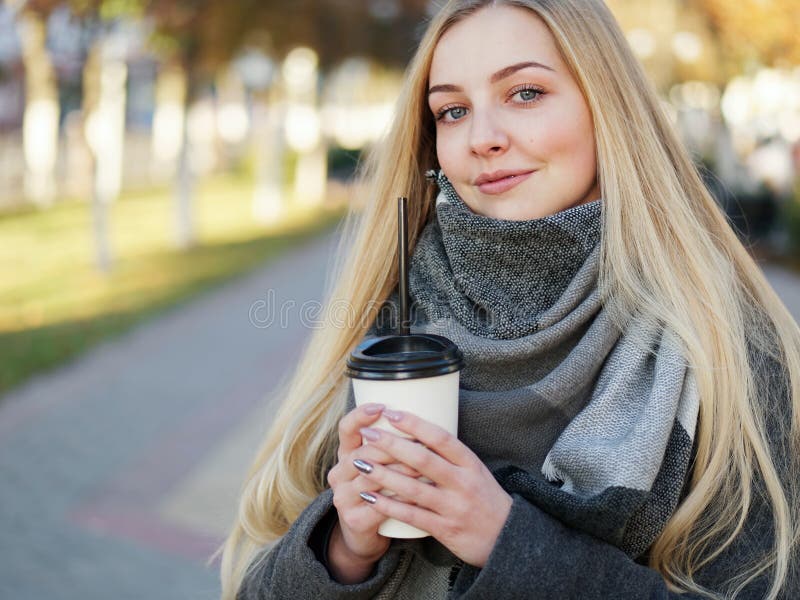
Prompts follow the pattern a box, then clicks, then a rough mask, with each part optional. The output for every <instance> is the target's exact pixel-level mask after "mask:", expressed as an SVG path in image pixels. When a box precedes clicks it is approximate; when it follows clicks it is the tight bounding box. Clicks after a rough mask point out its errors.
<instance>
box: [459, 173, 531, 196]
mask: <svg viewBox="0 0 800 600" xmlns="http://www.w3.org/2000/svg"><path fill="white" fill-rule="evenodd" d="M535 172H536V171H535V170H533V171H495V172H494V173H483V174H481V176H480V177H478V178H477V179H476V180H475V181H474V183H473V185H475V186H476V187H477V188H478V189H479V190H480V191H481V193H483V194H489V195H496V194H502V193H503V192H506V191H508V190H510V189H511V188H513V187H515V186H517V185H519V184H520V183H522V182H523V181H525V180H526V179H527V178H528V177H530V176H531V175H533V174H534V173H535Z"/></svg>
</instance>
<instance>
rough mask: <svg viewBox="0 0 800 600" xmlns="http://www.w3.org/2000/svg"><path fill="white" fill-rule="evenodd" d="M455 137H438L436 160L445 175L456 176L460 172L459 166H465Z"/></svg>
mask: <svg viewBox="0 0 800 600" xmlns="http://www.w3.org/2000/svg"><path fill="white" fill-rule="evenodd" d="M454 137H455V136H453V135H438V136H437V138H436V158H437V159H438V160H439V166H440V167H442V169H444V171H445V173H452V174H455V173H456V172H458V166H459V165H463V164H464V160H463V158H462V157H461V156H460V155H459V146H458V143H457V141H456V140H455V139H454Z"/></svg>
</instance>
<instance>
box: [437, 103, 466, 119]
mask: <svg viewBox="0 0 800 600" xmlns="http://www.w3.org/2000/svg"><path fill="white" fill-rule="evenodd" d="M465 116H467V109H466V108H464V107H463V106H452V107H450V108H443V109H442V110H440V111H439V112H438V113H437V114H436V120H437V121H458V120H459V119H463V118H464V117H465Z"/></svg>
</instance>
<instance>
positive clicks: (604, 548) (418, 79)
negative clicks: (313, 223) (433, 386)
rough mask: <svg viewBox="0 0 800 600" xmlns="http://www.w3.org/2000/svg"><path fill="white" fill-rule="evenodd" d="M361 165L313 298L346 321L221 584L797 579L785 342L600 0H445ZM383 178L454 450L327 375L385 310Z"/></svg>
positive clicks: (548, 591) (671, 584)
mask: <svg viewBox="0 0 800 600" xmlns="http://www.w3.org/2000/svg"><path fill="white" fill-rule="evenodd" d="M426 174H427V176H426ZM367 178H368V181H369V182H370V183H371V189H370V191H369V195H368V198H369V201H368V202H367V205H366V207H365V208H364V210H363V214H362V215H361V216H360V219H361V220H360V224H359V229H358V230H357V236H356V238H355V241H354V243H353V245H352V247H351V248H350V249H349V254H347V257H346V262H345V264H344V268H343V270H342V274H341V276H339V277H338V279H337V285H338V287H337V288H336V289H335V290H334V292H333V294H332V295H331V299H330V301H331V302H336V303H337V304H338V303H341V302H343V301H344V302H346V303H347V304H346V306H349V307H350V308H351V309H352V310H353V311H354V312H355V314H356V315H358V316H359V317H361V318H360V322H359V323H356V324H355V325H354V326H353V327H341V326H337V325H336V324H335V323H330V324H329V325H328V327H327V328H326V329H324V330H322V331H319V332H318V333H317V334H316V335H315V336H314V338H313V339H312V340H311V343H310V345H309V349H308V351H307V353H306V356H305V359H304V360H303V361H302V363H301V364H300V365H299V368H298V370H297V375H296V377H295V379H294V381H293V383H292V385H291V387H290V389H289V390H288V391H287V393H286V398H285V401H284V403H283V406H282V408H281V410H280V413H279V415H278V417H277V419H276V421H275V424H274V425H273V427H272V430H271V432H270V434H269V436H268V437H267V439H266V440H265V442H264V444H263V446H262V448H261V449H260V452H259V454H258V456H257V458H256V460H255V462H254V464H253V467H252V469H251V471H250V474H249V477H248V480H247V482H246V484H245V486H244V489H243V493H242V499H241V503H240V506H239V514H238V520H237V522H236V524H235V526H234V529H233V531H232V533H231V535H230V537H229V539H228V540H227V542H226V544H225V546H224V550H223V552H222V557H223V559H222V581H223V597H224V598H225V599H226V600H233V599H234V598H239V599H247V600H249V599H256V598H261V599H263V598H369V597H376V596H377V597H382V598H395V597H396V598H444V597H462V596H463V597H465V598H581V599H585V598H645V597H647V598H650V597H652V598H667V597H673V596H675V597H677V596H678V595H682V596H681V597H736V598H796V597H800V588H798V587H797V580H796V579H794V578H793V575H794V573H793V570H794V568H795V566H796V562H797V544H796V539H797V530H798V528H797V523H798V521H797V512H798V511H797V509H798V495H797V494H798V492H797V482H798V477H797V470H796V467H797V465H796V462H795V459H796V456H797V450H798V439H799V437H798V434H799V433H800V411H798V402H799V400H798V399H800V389H799V386H800V377H798V376H799V375H800V331H798V327H797V325H796V324H795V322H794V321H793V320H792V318H791V317H790V315H789V314H788V312H787V311H786V309H785V307H784V306H783V305H782V304H781V302H780V301H779V300H778V298H777V297H776V295H775V293H774V292H773V290H772V289H771V288H770V286H769V285H768V283H767V282H766V281H765V279H764V277H763V276H762V274H761V272H760V271H759V269H758V268H757V266H756V265H755V264H754V262H753V261H752V260H751V258H750V257H749V256H748V254H747V252H746V251H745V249H744V248H743V247H742V245H741V244H740V243H739V241H738V240H737V238H736V236H735V235H734V233H733V232H732V231H731V229H730V227H729V226H728V224H727V222H726V220H725V218H724V217H723V215H722V214H721V212H720V210H719V208H718V207H717V205H716V204H715V203H714V201H713V199H712V198H711V197H710V196H709V194H708V192H707V191H706V189H705V188H704V186H703V184H702V183H701V180H700V178H699V177H698V175H697V172H696V171H695V169H694V167H693V166H692V163H691V161H690V160H689V158H688V157H687V154H686V152H685V151H684V150H683V148H682V147H681V145H680V143H679V142H678V140H677V139H676V136H675V134H674V133H673V131H672V129H671V127H670V124H669V122H668V120H667V119H666V117H665V116H664V114H663V113H662V111H661V108H660V105H659V101H658V99H657V97H656V95H655V94H654V92H653V91H652V89H651V87H650V86H649V84H648V83H647V80H646V78H645V76H644V75H643V73H642V70H641V68H640V66H639V65H638V64H637V63H636V61H635V59H634V58H633V56H632V54H631V52H630V49H629V48H628V46H627V44H626V42H625V39H624V37H623V35H622V33H621V32H620V29H619V27H618V25H617V24H616V22H615V21H614V19H613V17H612V16H611V14H610V13H609V11H608V9H607V8H606V7H605V5H604V4H603V3H602V2H601V1H600V0H527V1H523V0H514V1H512V0H504V1H501V0H496V1H480V0H472V1H470V0H453V1H451V2H449V3H448V4H447V5H446V6H445V7H444V8H443V9H442V10H441V12H440V13H439V14H438V16H436V17H435V18H434V19H433V20H432V22H431V24H430V26H429V28H428V31H427V34H426V35H425V38H424V39H423V41H422V43H421V45H420V47H419V50H418V52H417V55H416V57H415V59H414V61H413V62H412V64H411V66H410V67H409V71H408V77H407V80H406V87H405V90H404V92H403V95H402V97H401V99H400V101H399V104H398V111H397V115H396V121H395V124H394V127H393V129H392V131H391V132H390V134H389V135H388V137H387V139H386V140H385V143H384V145H383V146H382V148H381V149H380V151H379V152H378V153H377V154H376V158H375V160H374V162H373V165H372V168H371V170H370V172H369V173H368V175H367ZM398 195H407V196H409V197H410V199H411V202H410V219H409V221H410V227H409V229H410V232H411V244H412V246H413V248H414V250H413V255H412V259H411V270H410V293H411V296H412V300H413V302H414V308H415V309H416V310H415V312H414V319H413V324H412V332H428V333H437V334H441V335H444V336H446V337H448V338H450V339H452V340H453V341H455V342H456V343H457V344H458V345H459V347H460V348H461V350H462V351H463V353H464V356H465V360H466V367H465V369H464V370H463V371H462V374H461V389H460V397H459V401H460V408H459V411H460V412H459V435H458V439H457V438H455V437H453V436H451V435H449V434H447V433H446V432H444V431H443V430H440V429H438V428H437V427H435V426H434V425H432V424H430V423H427V422H424V421H422V420H420V419H418V418H415V417H413V416H412V415H409V414H405V413H402V412H392V411H388V410H386V409H385V407H384V406H382V405H381V404H380V403H379V401H378V402H376V403H374V404H369V405H366V406H362V407H360V408H358V409H354V408H353V401H352V396H351V392H350V382H349V380H348V379H346V377H345V376H344V367H345V359H346V357H347V355H348V354H349V352H350V351H351V350H352V349H353V348H354V346H355V345H356V344H357V343H358V342H360V341H361V340H362V339H363V338H364V336H365V335H375V334H381V333H382V332H384V331H385V330H389V329H391V327H392V326H393V325H394V323H392V318H390V317H391V316H392V315H393V314H395V313H393V312H389V313H385V312H381V313H380V314H379V315H378V314H376V313H375V311H374V308H375V307H376V306H381V305H382V303H384V302H385V306H389V307H391V306H394V301H395V300H396V290H395V287H396V285H397V272H396V270H395V265H396V255H395V239H396V238H395V226H396V225H395V200H394V199H395V197H396V196H398ZM339 305H341V304H339ZM381 415H383V416H385V417H387V418H388V419H389V420H391V421H392V422H393V424H394V425H395V426H396V427H397V428H398V429H400V430H402V431H404V432H406V433H408V434H410V436H411V437H412V438H415V439H417V440H419V441H421V442H422V444H415V443H413V442H410V441H408V440H405V439H403V438H400V437H398V436H394V435H392V434H389V433H386V432H383V431H378V430H376V429H374V428H372V427H370V425H372V424H374V423H375V421H376V420H377V419H378V418H379V417H380V416H381ZM362 437H364V438H367V439H368V440H370V444H368V445H365V446H362V443H361V442H362ZM420 474H422V475H425V476H426V477H427V478H428V479H430V480H431V482H432V483H425V482H424V480H422V481H420V480H419V479H418V478H417V476H418V475H420ZM381 489H392V490H394V491H396V492H397V493H398V496H396V497H393V498H390V497H387V496H385V495H382V494H381V493H380V490H381ZM387 517H396V518H399V519H400V520H403V521H406V522H408V523H410V524H412V525H415V526H418V527H420V528H421V529H424V530H426V531H429V532H430V533H431V537H429V538H425V539H421V540H390V539H387V538H384V537H382V536H380V535H379V534H378V533H377V528H378V525H379V524H380V523H381V522H382V520H384V519H385V518H387ZM279 538H280V539H279ZM275 540H278V541H277V544H275V545H274V546H271V547H270V546H269V544H270V543H271V542H273V541H275Z"/></svg>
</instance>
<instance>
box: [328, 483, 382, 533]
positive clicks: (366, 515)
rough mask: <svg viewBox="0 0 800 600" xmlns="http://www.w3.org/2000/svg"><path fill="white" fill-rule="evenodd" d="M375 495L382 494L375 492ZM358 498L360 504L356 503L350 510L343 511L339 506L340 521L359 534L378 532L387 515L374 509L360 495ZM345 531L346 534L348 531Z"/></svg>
mask: <svg viewBox="0 0 800 600" xmlns="http://www.w3.org/2000/svg"><path fill="white" fill-rule="evenodd" d="M373 495H377V496H379V495H380V494H377V493H374V492H373ZM358 500H359V504H354V505H353V506H352V507H350V508H349V509H348V510H345V511H341V510H339V509H338V508H337V512H338V513H339V522H340V523H341V524H342V526H343V527H347V528H348V529H349V530H350V531H351V532H352V533H355V534H357V535H365V534H369V533H376V532H377V530H378V527H379V526H380V524H381V523H383V521H384V520H385V519H386V517H384V516H383V515H382V514H381V513H379V512H378V511H376V510H372V507H371V506H370V505H369V504H368V503H366V502H364V501H363V500H362V499H361V498H360V497H358ZM343 533H345V535H346V532H343Z"/></svg>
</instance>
